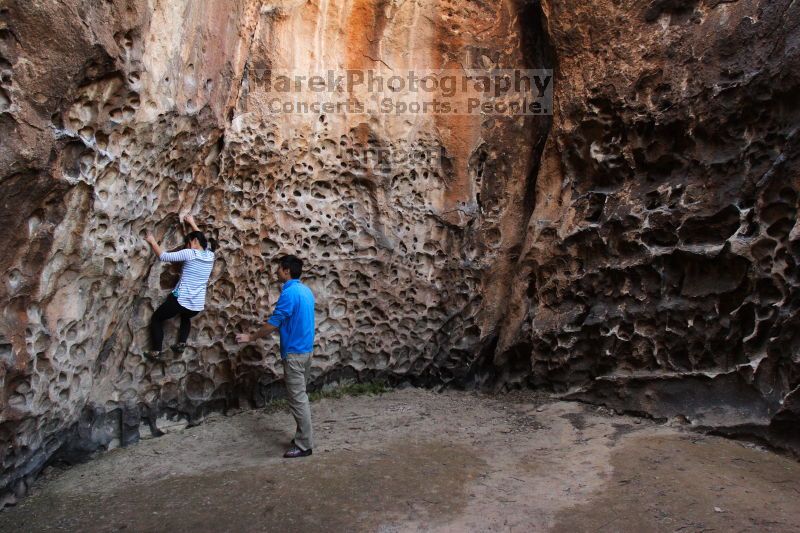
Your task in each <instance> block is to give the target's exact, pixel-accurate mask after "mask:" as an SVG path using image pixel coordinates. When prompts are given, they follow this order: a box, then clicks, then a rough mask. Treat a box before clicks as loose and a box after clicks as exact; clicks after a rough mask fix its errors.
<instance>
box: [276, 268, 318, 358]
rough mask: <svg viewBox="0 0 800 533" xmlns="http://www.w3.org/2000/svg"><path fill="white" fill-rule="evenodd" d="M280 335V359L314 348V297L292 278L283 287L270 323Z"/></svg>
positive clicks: (297, 280) (309, 290)
mask: <svg viewBox="0 0 800 533" xmlns="http://www.w3.org/2000/svg"><path fill="white" fill-rule="evenodd" d="M267 322H268V323H269V324H272V325H273V326H275V327H276V328H278V332H279V333H280V335H281V359H286V354H290V353H309V352H311V351H312V350H313V349H314V294H313V293H312V292H311V289H309V288H308V287H306V286H305V285H303V284H302V283H300V280H299V279H290V280H289V281H287V282H286V283H284V284H283V287H281V296H280V298H278V303H277V304H275V311H273V312H272V316H271V317H270V318H269V320H267Z"/></svg>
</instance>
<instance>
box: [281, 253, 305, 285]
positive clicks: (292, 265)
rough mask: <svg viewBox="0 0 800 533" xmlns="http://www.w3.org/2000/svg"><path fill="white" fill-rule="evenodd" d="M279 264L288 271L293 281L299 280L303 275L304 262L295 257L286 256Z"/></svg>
mask: <svg viewBox="0 0 800 533" xmlns="http://www.w3.org/2000/svg"><path fill="white" fill-rule="evenodd" d="M278 264H279V265H280V267H281V268H282V269H284V270H288V271H289V274H291V276H292V279H298V278H299V277H300V274H302V273H303V260H302V259H299V258H298V257H296V256H294V255H284V256H283V257H281V258H280V259H278Z"/></svg>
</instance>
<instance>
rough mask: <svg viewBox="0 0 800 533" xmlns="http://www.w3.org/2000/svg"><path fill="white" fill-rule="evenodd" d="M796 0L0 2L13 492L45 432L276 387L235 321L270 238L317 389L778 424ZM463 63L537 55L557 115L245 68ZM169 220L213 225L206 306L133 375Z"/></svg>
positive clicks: (787, 437)
mask: <svg viewBox="0 0 800 533" xmlns="http://www.w3.org/2000/svg"><path fill="white" fill-rule="evenodd" d="M798 10H800V7H798V6H797V5H795V4H794V3H792V2H790V1H789V0H784V1H778V2H767V1H757V0H750V1H746V0H739V1H738V2H715V1H700V0H693V1H689V0H687V1H684V2H661V1H653V2H651V3H649V4H647V5H644V4H641V3H639V2H634V1H624V2H592V3H586V2H577V1H572V0H561V1H555V0H548V1H543V2H541V4H540V3H538V2H523V1H520V2H512V3H501V2H488V3H474V4H473V3H468V4H463V3H462V4H459V3H454V2H448V1H442V2H433V1H429V2H428V1H422V2H405V3H393V2H382V1H380V2H379V1H374V2H373V1H369V0H366V1H361V0H358V1H350V2H347V1H344V0H328V1H322V0H320V1H319V2H317V1H310V2H302V1H289V0H286V1H280V2H276V3H270V2H267V1H263V0H235V1H228V0H225V1H222V0H218V1H204V2H195V1H191V0H179V1H170V2H163V1H148V2H146V1H144V0H139V1H134V2H121V1H112V2H94V1H89V0H83V1H81V0H73V1H71V2H66V3H55V2H53V3H50V2H38V3H34V2H27V1H23V0H10V1H7V2H6V3H5V7H2V8H0V136H2V145H1V146H0V179H1V180H2V181H1V182H0V183H1V184H2V185H1V187H2V192H3V202H4V208H3V210H2V213H0V217H2V218H1V219H0V222H2V224H0V228H2V230H1V231H2V234H0V238H1V240H2V242H3V243H4V248H5V249H4V252H3V254H2V255H1V256H0V266H2V268H3V271H4V272H5V273H6V278H5V282H4V284H3V285H2V286H0V304H1V305H2V308H3V313H2V315H1V316H0V334H2V339H0V357H1V358H2V361H3V365H2V370H0V372H1V374H0V376H2V390H3V404H2V418H1V419H0V435H2V439H3V442H5V443H7V445H6V446H4V447H3V451H2V455H1V456H0V458H1V461H0V462H2V475H1V476H0V486H5V487H8V492H7V498H8V500H9V501H10V500H13V498H14V497H15V496H14V495H16V496H19V495H21V494H23V493H24V491H25V489H26V483H27V482H28V480H29V479H30V477H31V476H32V475H34V474H35V473H36V472H37V471H38V470H39V469H40V468H41V466H42V465H43V464H44V463H45V461H47V460H49V459H50V458H52V457H54V456H57V455H54V454H56V453H57V452H58V454H60V455H61V456H63V457H66V458H70V457H74V456H76V455H78V456H79V455H83V454H86V453H90V452H92V451H95V450H98V449H103V448H105V447H108V446H113V445H117V444H126V443H129V442H133V441H135V440H136V439H137V438H138V435H139V428H140V426H141V424H142V422H150V423H153V421H154V419H155V418H156V417H158V416H161V415H163V414H167V415H169V416H173V417H174V416H179V417H185V418H188V419H190V420H191V421H195V420H198V419H199V418H200V417H202V415H203V413H205V412H207V411H208V410H212V409H224V408H227V407H233V406H244V407H246V406H257V405H262V404H263V403H264V402H265V401H267V400H268V399H270V398H271V397H272V395H273V394H274V393H275V391H276V390H278V389H277V387H276V382H277V380H278V379H279V377H280V371H279V370H278V367H277V364H276V361H275V360H274V359H273V358H272V357H271V355H268V354H270V353H271V352H273V351H274V348H275V347H274V344H273V343H267V344H266V345H263V346H253V347H240V346H238V345H236V344H235V343H234V341H233V336H234V334H235V333H236V332H237V331H239V328H240V327H244V326H247V325H250V324H254V323H256V322H257V321H259V320H262V319H264V318H265V315H266V312H267V310H268V309H269V306H270V305H271V304H272V303H273V302H274V301H275V299H276V297H277V287H276V286H275V285H274V283H272V282H273V280H272V279H271V272H270V270H271V268H270V265H271V259H272V258H273V257H274V256H275V255H276V254H279V253H297V254H299V255H301V256H303V257H304V258H305V259H306V260H307V262H308V264H309V266H310V268H309V271H308V276H307V281H308V283H309V285H310V286H311V287H312V288H313V289H314V290H315V292H316V294H317V295H318V302H319V306H318V310H317V312H318V317H317V318H318V325H319V336H318V338H319V343H318V348H317V352H316V354H317V357H316V364H315V367H314V375H315V377H316V380H315V383H316V385H321V384H323V383H325V382H328V381H334V380H338V379H341V378H361V379H365V378H370V377H375V376H380V377H387V378H390V379H393V380H397V381H401V380H412V381H415V382H418V383H421V384H453V385H459V386H462V385H476V384H477V385H488V384H491V385H493V386H497V387H506V388H509V387H516V386H534V387H544V388H548V389H553V390H555V391H557V392H561V393H566V394H569V395H571V396H572V397H575V398H580V399H586V400H590V401H602V402H605V403H608V404H610V405H612V406H614V407H615V408H618V409H621V410H634V411H641V412H646V413H650V414H652V415H654V416H657V417H671V416H676V415H683V416H685V417H687V418H688V419H689V420H690V421H692V422H693V423H695V424H697V425H699V426H708V427H714V428H720V429H722V430H725V431H732V432H735V431H742V430H746V431H748V432H757V433H760V434H762V435H763V436H765V437H768V438H771V439H773V441H774V442H777V443H779V444H782V445H785V446H797V445H796V442H797V437H798V436H797V431H798V430H797V427H798V414H800V407H798V394H799V393H798V392H797V390H798V385H800V371H798V368H799V366H798V355H797V346H796V344H797V340H796V333H795V331H797V330H798V327H797V323H796V321H797V318H796V314H797V313H796V311H797V305H798V304H797V290H796V287H797V284H798V278H797V274H796V261H797V254H798V244H797V241H798V231H800V230H798V229H797V222H796V221H797V216H796V212H797V205H798V188H800V183H798V179H797V176H798V173H797V165H798V164H797V147H798V143H797V137H796V129H797V124H798V123H799V121H798V118H800V117H798V110H799V106H798V94H800V91H798V77H797V74H796V73H797V71H798V69H797V66H798V50H797V37H798V29H797V25H798V21H800V13H798ZM458 64H461V65H462V67H463V66H464V65H469V66H472V67H483V68H486V66H487V65H490V66H499V67H502V68H515V67H531V68H551V67H555V69H556V86H555V87H556V95H555V110H554V115H553V117H552V120H551V118H550V117H538V118H534V117H529V118H525V119H522V118H518V119H503V118H496V117H479V116H457V117H448V116H437V115H423V116H416V117H408V116H394V115H381V114H374V115H370V116H363V115H362V116H355V115H344V114H326V115H289V116H286V115H283V116H278V117H276V116H274V115H270V114H269V113H267V112H265V108H266V105H265V104H266V100H265V99H266V97H267V95H266V94H265V92H264V88H263V84H262V83H261V82H262V80H261V79H260V76H261V75H262V73H263V72H264V70H265V69H270V68H289V67H292V68H297V69H306V70H318V69H323V70H324V69H367V68H369V69H376V70H377V71H381V72H389V71H391V70H392V69H395V68H397V69H400V68H420V69H436V68H454V67H455V66H456V65H458ZM398 155H399V156H401V157H399V158H398V157H397V156H398ZM189 212H191V213H193V214H194V215H195V216H196V218H198V219H199V220H200V221H201V223H202V224H203V225H204V227H206V228H208V229H209V233H210V234H211V235H212V236H213V237H214V238H215V239H216V240H217V241H218V242H219V245H220V248H219V250H218V256H219V260H218V263H217V267H216V269H215V272H214V274H213V276H212V285H211V288H210V293H209V301H208V309H207V311H206V312H204V313H203V314H202V315H201V316H200V317H198V318H197V319H195V321H194V322H193V324H194V327H193V333H192V337H191V345H192V346H191V349H190V350H189V351H187V353H186V354H185V356H184V357H183V358H182V359H178V360H175V361H174V362H172V363H171V364H168V365H166V366H165V367H163V368H161V367H152V366H151V365H148V364H145V362H144V360H143V359H142V357H141V352H142V350H143V349H144V348H145V342H146V326H147V322H148V320H149V317H150V314H151V313H152V310H153V309H154V308H155V307H156V306H157V305H158V304H159V303H160V301H161V299H162V298H163V297H164V295H165V294H166V292H167V290H168V289H169V288H171V285H172V283H173V281H174V276H175V275H176V272H173V271H170V270H168V269H167V268H164V267H161V266H160V265H157V264H156V265H154V262H153V260H152V258H151V257H149V256H148V254H147V252H146V250H145V249H144V247H143V246H142V237H143V235H144V233H145V232H146V231H147V230H148V229H153V230H155V232H156V233H157V234H158V235H159V236H160V237H161V236H163V237H164V238H166V240H167V242H168V244H170V245H177V244H178V243H179V241H180V234H179V229H178V222H179V218H180V216H181V215H183V214H186V213H189ZM168 335H171V333H168ZM793 442H794V443H795V444H792V443H793Z"/></svg>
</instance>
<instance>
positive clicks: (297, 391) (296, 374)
mask: <svg viewBox="0 0 800 533" xmlns="http://www.w3.org/2000/svg"><path fill="white" fill-rule="evenodd" d="M310 374H311V353H290V354H286V359H284V361H283V376H284V380H285V381H286V392H287V393H288V396H289V410H290V411H291V412H292V416H294V421H295V422H296V423H297V431H296V432H295V434H294V443H295V445H296V446H297V447H298V448H300V449H301V450H303V451H305V450H310V449H311V448H313V447H314V436H313V433H312V429H311V406H310V405H309V403H308V394H306V384H307V383H308V378H309V376H310Z"/></svg>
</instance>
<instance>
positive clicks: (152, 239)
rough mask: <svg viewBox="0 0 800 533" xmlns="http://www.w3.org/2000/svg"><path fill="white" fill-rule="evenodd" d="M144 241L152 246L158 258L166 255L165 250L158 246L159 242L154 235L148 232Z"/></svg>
mask: <svg viewBox="0 0 800 533" xmlns="http://www.w3.org/2000/svg"><path fill="white" fill-rule="evenodd" d="M144 240H145V241H147V244H149V245H150V248H152V250H153V253H154V254H156V256H158V257H161V254H163V253H164V249H163V248H162V247H161V245H160V244H158V241H157V240H156V238H155V237H154V236H153V234H152V233H150V232H149V231H148V232H147V237H145V239H144Z"/></svg>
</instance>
